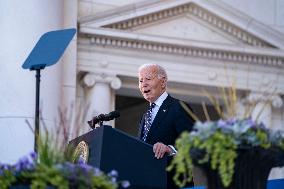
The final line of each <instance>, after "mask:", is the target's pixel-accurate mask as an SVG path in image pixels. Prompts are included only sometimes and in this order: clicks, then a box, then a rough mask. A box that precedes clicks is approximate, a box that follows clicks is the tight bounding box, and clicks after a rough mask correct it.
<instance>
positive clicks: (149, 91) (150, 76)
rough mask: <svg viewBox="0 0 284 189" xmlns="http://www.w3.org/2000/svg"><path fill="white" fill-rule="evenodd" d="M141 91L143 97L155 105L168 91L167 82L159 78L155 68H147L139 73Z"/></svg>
mask: <svg viewBox="0 0 284 189" xmlns="http://www.w3.org/2000/svg"><path fill="white" fill-rule="evenodd" d="M139 89H140V91H141V93H142V95H143V97H144V98H145V99H146V100H147V101H149V102H151V103H153V102H155V101H156V100H157V99H158V98H159V96H160V95H161V94H162V93H163V92H164V91H165V90H166V80H165V78H160V79H159V78H158V74H157V68H156V67H155V66H151V67H146V68H144V69H142V70H141V71H140V72H139Z"/></svg>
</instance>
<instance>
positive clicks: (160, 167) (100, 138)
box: [70, 126, 167, 189]
mask: <svg viewBox="0 0 284 189" xmlns="http://www.w3.org/2000/svg"><path fill="white" fill-rule="evenodd" d="M81 141H84V142H85V143H87V145H88V146H89V158H88V164H89V165H92V166H94V167H97V168H99V169H101V170H102V171H104V172H106V173H108V172H110V171H111V170H116V171H118V180H128V181H129V182H130V185H131V186H130V187H129V188H130V189H166V188H167V173H166V166H167V158H166V157H164V158H162V159H159V160H158V159H156V158H155V157H154V153H153V150H152V146H151V145H149V144H147V143H145V142H142V141H140V140H138V139H136V138H135V137H132V136H129V135H127V134H126V133H124V132H122V131H119V130H117V129H114V128H112V127H111V126H101V127H98V128H96V129H94V130H92V131H90V132H88V133H86V134H84V135H81V136H79V137H77V138H75V139H73V140H72V141H70V145H72V146H74V147H75V146H77V145H78V144H79V143H80V142H81Z"/></svg>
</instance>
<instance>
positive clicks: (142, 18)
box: [79, 0, 284, 49]
mask: <svg viewBox="0 0 284 189" xmlns="http://www.w3.org/2000/svg"><path fill="white" fill-rule="evenodd" d="M181 14H190V15H193V16H194V17H196V18H198V19H200V20H202V21H204V22H206V23H208V24H210V25H212V26H214V27H215V28H216V29H219V30H221V31H223V32H225V33H227V34H229V35H231V36H233V37H234V38H236V39H238V40H239V41H241V42H243V43H245V44H249V45H251V46H258V47H277V48H280V49H284V37H283V34H282V33H280V32H278V31H275V30H273V29H272V28H271V27H269V26H266V25H264V24H262V23H260V22H258V21H256V20H254V19H252V18H251V17H249V16H248V15H245V14H244V13H243V12H240V11H237V10H236V9H234V8H233V7H230V6H228V5H226V4H224V3H222V2H220V1H216V0H179V1H176V0H160V1H159V0H154V1H148V2H147V3H145V2H143V3H138V4H132V5H128V6H125V7H119V8H118V9H114V10H111V11H109V12H108V11H107V12H106V13H103V14H98V15H95V16H93V17H88V18H86V19H81V20H80V21H79V23H80V26H82V27H84V26H93V27H108V28H115V29H122V30H127V29H131V28H135V27H139V26H141V25H145V24H149V23H151V22H156V21H161V20H163V19H168V18H169V17H173V16H177V15H181Z"/></svg>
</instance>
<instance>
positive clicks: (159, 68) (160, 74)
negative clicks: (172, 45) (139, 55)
mask: <svg viewBox="0 0 284 189" xmlns="http://www.w3.org/2000/svg"><path fill="white" fill-rule="evenodd" d="M150 67H156V68H157V75H158V78H159V79H161V78H165V79H166V81H167V80H168V75H167V72H166V70H165V68H163V67H162V66H160V65H158V64H143V65H141V66H140V67H139V68H138V71H139V72H140V71H141V70H143V69H145V68H150Z"/></svg>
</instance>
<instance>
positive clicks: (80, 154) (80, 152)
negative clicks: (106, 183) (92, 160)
mask: <svg viewBox="0 0 284 189" xmlns="http://www.w3.org/2000/svg"><path fill="white" fill-rule="evenodd" d="M88 158H89V146H88V144H87V143H86V142H85V141H81V142H80V143H79V144H78V145H77V146H76V148H75V151H74V154H73V162H74V163H75V162H78V161H79V160H80V161H83V162H84V163H87V162H88Z"/></svg>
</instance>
